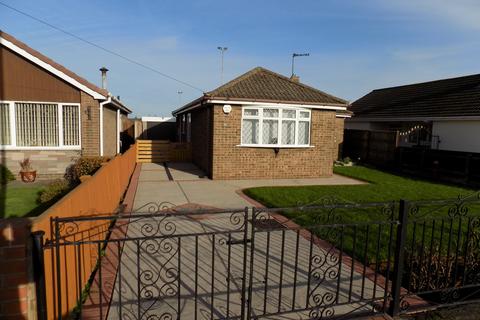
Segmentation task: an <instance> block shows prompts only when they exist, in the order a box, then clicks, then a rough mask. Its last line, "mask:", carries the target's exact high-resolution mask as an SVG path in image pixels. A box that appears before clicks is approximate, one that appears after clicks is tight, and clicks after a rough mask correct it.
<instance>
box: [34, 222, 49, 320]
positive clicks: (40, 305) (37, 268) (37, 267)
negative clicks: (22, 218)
mask: <svg viewBox="0 0 480 320" xmlns="http://www.w3.org/2000/svg"><path fill="white" fill-rule="evenodd" d="M44 235H45V232H44V231H35V232H32V234H31V237H32V264H33V279H34V281H35V293H36V301H37V318H38V320H46V319H47V299H46V292H45V265H44V259H43V250H44V247H43V236H44Z"/></svg>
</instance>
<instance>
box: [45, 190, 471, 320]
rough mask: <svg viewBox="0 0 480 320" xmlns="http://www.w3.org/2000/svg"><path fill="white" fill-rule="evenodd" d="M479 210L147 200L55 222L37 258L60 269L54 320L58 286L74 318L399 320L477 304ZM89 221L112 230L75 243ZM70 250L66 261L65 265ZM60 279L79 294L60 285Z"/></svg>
mask: <svg viewBox="0 0 480 320" xmlns="http://www.w3.org/2000/svg"><path fill="white" fill-rule="evenodd" d="M479 208H480V198H479V196H478V194H475V195H471V196H469V197H467V198H459V199H455V200H440V201H417V202H414V201H410V202H409V201H404V200H400V201H391V202H380V203H364V204H358V203H338V200H336V199H322V200H321V201H319V202H315V203H310V204H308V205H302V206H297V207H294V208H274V209H267V208H244V209H228V210H189V209H181V208H179V207H174V206H173V205H169V204H162V205H154V204H149V205H147V206H145V207H144V208H142V210H138V211H137V212H132V213H130V214H118V215H116V216H111V215H104V216H94V217H71V218H55V219H53V220H52V227H53V229H54V230H53V234H54V237H53V238H52V239H50V240H49V241H47V243H46V244H45V246H44V247H43V250H39V251H38V252H39V253H41V252H43V251H45V250H51V251H52V252H53V254H52V257H54V259H55V262H56V263H55V264H56V268H55V270H54V271H53V274H52V275H45V277H47V276H52V277H54V278H56V279H57V282H56V288H55V290H54V292H55V295H56V297H55V298H56V308H55V310H56V314H55V316H56V318H58V319H61V318H62V317H66V316H68V315H67V314H65V313H64V312H62V311H61V310H62V308H61V307H59V306H62V303H64V302H63V301H61V297H62V294H61V290H75V291H76V296H77V300H78V305H77V308H76V310H74V313H72V314H70V315H69V316H73V317H75V316H80V315H82V317H88V318H100V319H107V318H111V319H117V318H118V319H260V318H276V317H279V316H289V315H295V317H296V318H301V319H324V318H325V319H327V318H328V319H330V318H350V317H354V316H360V315H371V314H377V313H386V312H388V313H389V314H391V315H398V314H401V313H411V312H418V311H420V310H427V309H431V308H435V307H438V306H442V305H451V304H459V303H465V302H466V301H472V300H476V299H477V298H480V293H479V292H480V291H479V290H480V259H479V258H480V257H479V255H480V248H479V240H480V239H479V235H480V222H479V221H480V220H479V217H480V214H479V213H480V211H479V210H478V209H479ZM85 221H95V224H94V225H98V222H99V221H101V222H104V223H101V225H105V224H107V225H109V228H108V234H107V237H106V238H95V237H90V238H88V237H79V236H78V235H79V234H85V230H80V229H81V227H82V226H85ZM37 242H38V241H37ZM66 248H74V250H66ZM67 251H68V252H70V251H71V252H75V259H74V261H75V264H74V265H69V266H64V265H63V263H64V255H65V254H64V253H65V252H67ZM85 251H88V252H89V254H88V255H85V254H83V253H84V252H85ZM38 258H42V257H38ZM85 259H92V261H94V263H95V264H96V268H95V271H94V272H93V273H92V274H85V272H83V269H82V268H83V267H82V266H83V264H84V260H85ZM62 273H66V274H62ZM64 276H66V277H76V279H77V281H75V283H79V284H86V286H85V287H83V285H82V286H78V287H77V288H68V287H67V288H65V287H62V286H61V285H60V283H62V281H59V280H58V279H61V277H64ZM40 280H41V277H40ZM39 288H41V286H39ZM63 296H64V295H63Z"/></svg>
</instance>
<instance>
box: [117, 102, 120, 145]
mask: <svg viewBox="0 0 480 320" xmlns="http://www.w3.org/2000/svg"><path fill="white" fill-rule="evenodd" d="M118 153H120V109H117V154H118Z"/></svg>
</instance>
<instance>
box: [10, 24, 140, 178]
mask: <svg viewBox="0 0 480 320" xmlns="http://www.w3.org/2000/svg"><path fill="white" fill-rule="evenodd" d="M0 70H1V74H0V159H1V163H2V164H3V165H6V166H7V167H8V168H9V169H10V170H11V171H12V172H14V173H16V172H18V171H19V169H20V167H19V161H21V160H23V159H24V158H26V157H29V158H30V160H31V161H32V165H33V168H34V169H36V170H37V172H38V177H39V178H47V179H48V178H53V177H59V176H62V175H63V174H64V173H65V169H66V168H67V167H68V166H69V165H70V164H71V163H72V161H73V160H74V159H75V158H78V157H80V156H114V155H115V154H117V153H118V152H120V146H121V141H120V133H121V131H122V125H121V124H122V120H123V119H124V118H126V117H127V115H128V114H129V113H131V111H130V109H129V108H128V107H126V106H125V105H124V104H123V103H122V102H121V101H120V100H119V98H115V97H114V96H112V95H111V94H110V93H109V92H108V91H107V90H106V87H105V84H106V81H104V83H103V85H104V87H103V88H99V87H97V86H96V85H94V84H92V83H90V82H88V81H87V80H85V79H83V78H81V77H80V76H78V75H76V74H75V73H73V72H72V71H70V70H68V69H66V68H65V67H63V66H61V65H59V64H58V63H56V62H54V61H52V60H51V59H49V58H47V57H46V56H44V55H43V54H41V53H39V52H38V51H35V50H34V49H32V48H30V47H29V46H27V45H26V44H24V43H23V42H20V41H19V40H17V39H15V38H14V37H13V36H11V35H9V34H7V33H5V32H2V31H0ZM106 71H107V70H106V69H104V68H102V74H103V77H104V80H106Z"/></svg>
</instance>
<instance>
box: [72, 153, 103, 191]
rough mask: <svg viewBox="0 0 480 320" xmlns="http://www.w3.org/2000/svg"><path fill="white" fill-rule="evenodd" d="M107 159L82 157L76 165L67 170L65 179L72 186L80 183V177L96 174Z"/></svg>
mask: <svg viewBox="0 0 480 320" xmlns="http://www.w3.org/2000/svg"><path fill="white" fill-rule="evenodd" d="M108 160H109V159H108V158H107V157H81V158H78V160H77V161H75V163H74V164H73V165H72V166H71V167H70V168H68V169H67V173H66V174H65V178H66V179H67V180H68V181H69V182H70V184H72V185H76V184H78V183H80V177H81V176H85V175H92V174H94V173H95V172H96V171H97V170H98V169H99V168H100V167H101V166H102V163H104V162H107V161H108Z"/></svg>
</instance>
